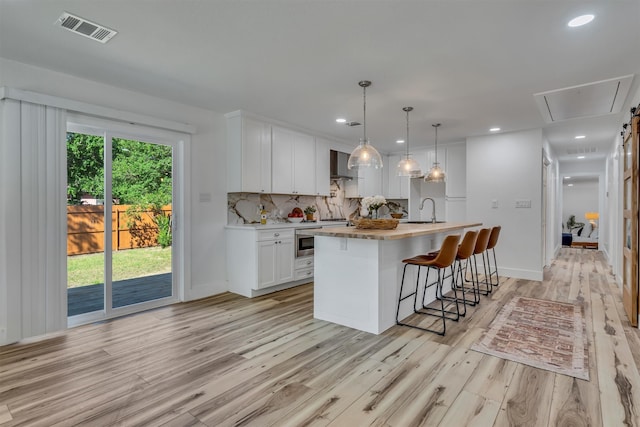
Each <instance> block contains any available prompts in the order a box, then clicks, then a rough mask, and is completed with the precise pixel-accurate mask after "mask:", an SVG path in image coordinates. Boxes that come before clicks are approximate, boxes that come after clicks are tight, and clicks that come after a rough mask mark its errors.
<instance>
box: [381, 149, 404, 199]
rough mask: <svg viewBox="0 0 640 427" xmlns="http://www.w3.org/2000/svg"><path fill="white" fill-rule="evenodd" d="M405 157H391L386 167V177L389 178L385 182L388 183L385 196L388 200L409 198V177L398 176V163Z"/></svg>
mask: <svg viewBox="0 0 640 427" xmlns="http://www.w3.org/2000/svg"><path fill="white" fill-rule="evenodd" d="M404 156H405V155H404V154H403V155H390V156H389V157H388V162H387V164H386V165H385V169H384V172H383V174H384V176H385V177H386V178H387V179H386V180H385V182H386V183H387V185H386V188H385V194H384V196H385V197H386V198H387V199H408V198H409V179H410V178H409V177H406V176H398V170H397V168H396V167H397V166H398V162H400V160H401V159H402V158H404Z"/></svg>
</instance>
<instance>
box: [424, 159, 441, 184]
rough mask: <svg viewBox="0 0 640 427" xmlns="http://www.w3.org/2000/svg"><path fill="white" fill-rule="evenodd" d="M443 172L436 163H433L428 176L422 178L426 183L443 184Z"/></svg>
mask: <svg viewBox="0 0 640 427" xmlns="http://www.w3.org/2000/svg"><path fill="white" fill-rule="evenodd" d="M444 175H445V174H444V171H443V170H442V168H441V167H440V164H439V163H438V162H435V163H434V164H433V166H432V167H431V169H429V174H428V175H427V176H426V177H425V178H424V180H425V181H426V182H444V177H445V176H444Z"/></svg>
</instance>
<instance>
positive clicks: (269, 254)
mask: <svg viewBox="0 0 640 427" xmlns="http://www.w3.org/2000/svg"><path fill="white" fill-rule="evenodd" d="M293 258H294V253H293V238H288V239H280V240H267V241H263V242H258V285H257V289H262V288H268V287H270V286H275V285H279V284H281V283H285V282H290V281H292V280H293Z"/></svg>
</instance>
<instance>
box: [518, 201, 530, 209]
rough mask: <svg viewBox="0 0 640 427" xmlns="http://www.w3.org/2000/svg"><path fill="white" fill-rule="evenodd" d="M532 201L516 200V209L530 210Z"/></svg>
mask: <svg viewBox="0 0 640 427" xmlns="http://www.w3.org/2000/svg"><path fill="white" fill-rule="evenodd" d="M530 207H531V200H528V199H516V208H530Z"/></svg>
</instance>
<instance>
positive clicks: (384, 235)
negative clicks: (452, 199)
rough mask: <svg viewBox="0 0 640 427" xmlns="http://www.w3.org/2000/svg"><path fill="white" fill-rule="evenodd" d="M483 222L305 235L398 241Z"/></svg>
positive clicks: (337, 229) (310, 231)
mask: <svg viewBox="0 0 640 427" xmlns="http://www.w3.org/2000/svg"><path fill="white" fill-rule="evenodd" d="M481 225H482V223H481V222H442V223H436V224H433V223H426V224H408V223H400V224H398V227H397V228H395V229H393V230H374V229H359V228H356V227H328V228H312V229H306V230H305V234H311V235H314V236H328V237H347V238H351V239H370V240H398V239H406V238H409V237H418V236H426V235H429V234H438V233H447V232H451V231H456V230H462V229H465V228H470V227H479V226H481Z"/></svg>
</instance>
